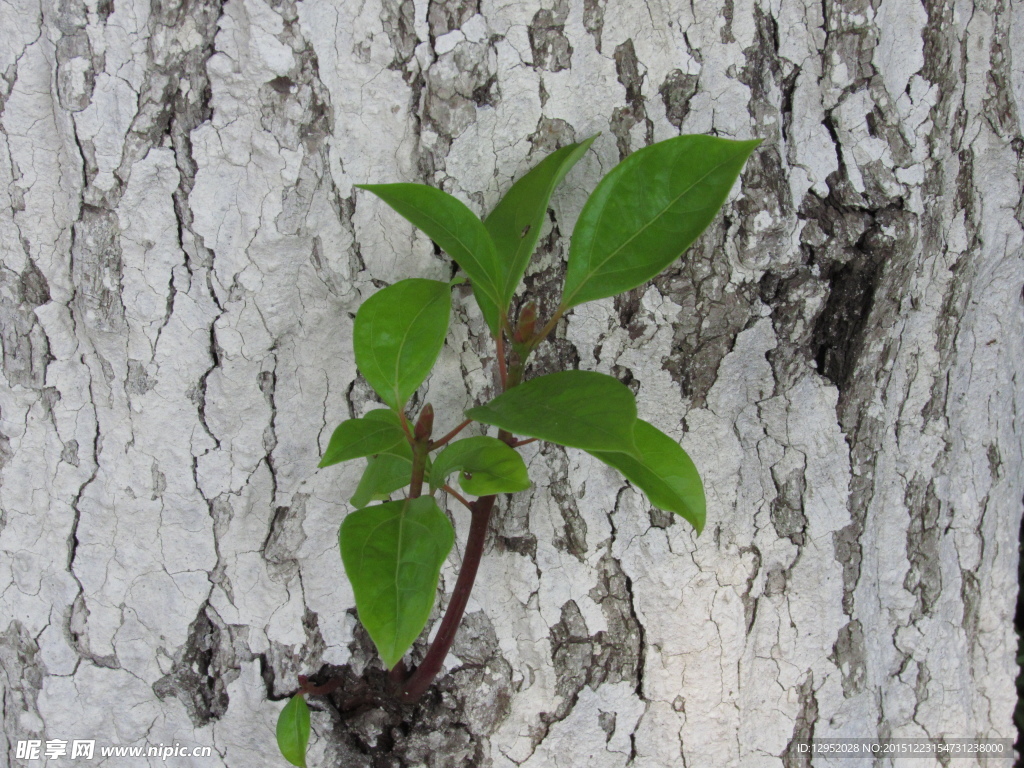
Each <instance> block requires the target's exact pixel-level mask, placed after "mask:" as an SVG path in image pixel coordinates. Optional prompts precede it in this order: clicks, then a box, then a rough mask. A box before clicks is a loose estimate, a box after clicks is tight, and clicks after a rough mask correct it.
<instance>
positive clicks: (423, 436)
mask: <svg viewBox="0 0 1024 768" xmlns="http://www.w3.org/2000/svg"><path fill="white" fill-rule="evenodd" d="M433 431H434V406H432V405H431V404H430V403H427V404H426V405H424V406H423V410H422V411H420V417H419V418H418V419H417V420H416V429H415V430H414V431H413V436H414V437H415V438H416V440H417V441H418V442H421V443H423V442H426V441H427V440H429V439H430V433H431V432H433Z"/></svg>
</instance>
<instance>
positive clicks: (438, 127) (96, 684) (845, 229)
mask: <svg viewBox="0 0 1024 768" xmlns="http://www.w3.org/2000/svg"><path fill="white" fill-rule="evenodd" d="M0 30H2V33H0V35H2V37H0V39H2V44H0V242H2V248H3V267H2V271H0V337H2V343H3V376H4V379H5V386H4V387H2V388H0V417H2V420H0V472H2V482H3V485H2V489H0V617H2V619H0V632H2V634H0V686H2V689H3V694H2V695H3V718H4V729H3V731H4V739H5V744H4V749H5V751H6V754H7V755H8V757H9V761H10V762H11V763H12V764H17V763H18V762H19V761H17V759H16V757H15V744H16V742H17V741H18V740H19V739H33V738H35V739H74V738H93V739H96V740H97V744H98V745H102V744H108V745H109V744H147V743H149V744H160V743H163V744H173V743H180V744H183V745H185V746H212V747H213V750H214V755H213V757H212V758H204V759H200V758H192V759H180V762H179V764H181V765H186V764H194V765H202V766H213V765H225V766H256V765H268V766H270V765H283V764H284V763H283V760H282V759H281V758H280V756H279V755H277V751H276V747H275V744H274V724H275V721H276V716H277V712H278V711H279V709H280V707H281V703H280V699H281V698H282V697H285V696H287V695H289V694H290V693H291V692H292V691H294V690H295V688H296V685H297V683H296V678H297V675H298V674H314V673H317V672H323V673H324V674H326V675H348V676H350V677H351V678H353V679H355V678H357V677H359V676H360V675H363V674H364V673H367V674H370V673H369V672H367V670H368V669H372V667H373V665H374V664H375V663H376V662H375V661H374V655H373V651H372V647H371V646H370V644H369V643H368V641H367V639H366V637H365V635H364V634H363V633H362V631H361V629H360V628H359V627H358V625H357V623H356V621H355V617H354V611H353V604H354V601H353V598H352V594H351V590H350V588H349V586H348V584H347V582H346V580H345V578H344V575H343V573H342V570H341V564H340V560H339V557H338V551H337V539H336V534H337V528H338V525H339V523H340V521H341V519H342V518H343V516H344V515H345V513H346V511H347V509H348V507H347V506H346V504H345V500H346V499H347V498H348V496H349V495H350V493H351V491H352V489H353V488H354V484H355V482H356V480H357V478H358V473H359V471H360V468H359V467H357V466H351V467H350V466H343V467H341V468H338V467H332V468H330V469H327V470H319V471H318V470H317V469H316V464H317V461H318V459H319V456H320V453H321V451H322V449H323V447H324V446H325V445H326V441H327V439H328V437H329V436H330V433H331V430H332V429H333V427H334V426H335V425H336V424H337V423H338V422H340V421H341V420H343V419H345V418H348V417H351V416H353V415H359V414H361V413H362V412H364V411H365V410H366V409H367V408H368V407H370V406H371V404H372V402H373V396H372V393H371V392H370V390H369V388H368V387H367V385H366V384H365V382H364V381H363V380H362V379H361V378H360V377H359V376H358V374H357V371H356V369H355V365H354V362H353V357H352V348H351V329H352V316H353V313H354V311H355V310H356V308H357V307H358V306H359V304H360V302H361V300H362V299H364V298H365V297H366V296H368V295H370V294H371V293H372V292H373V291H374V290H376V288H377V287H379V286H381V285H383V284H386V283H391V282H393V281H395V280H397V279H400V278H405V277H414V276H422V277H432V278H447V277H449V276H450V275H451V274H452V266H451V264H450V262H449V261H448V260H447V258H446V257H444V256H442V255H441V254H439V253H436V252H435V250H434V249H433V247H432V246H431V244H430V242H429V241H428V240H426V239H425V238H424V237H423V236H422V235H420V234H418V233H416V232H414V231H413V230H412V229H411V227H409V226H407V225H405V224H404V223H403V222H402V221H401V220H400V219H399V218H398V217H397V216H396V215H394V214H392V213H391V212H390V211H389V210H388V209H386V208H385V207H383V206H382V205H381V204H380V203H378V202H377V201H375V200H374V199H373V198H372V197H370V196H368V195H365V194H361V193H359V192H358V191H357V190H354V189H353V184H355V183H360V182H387V181H400V180H405V181H418V182H423V183H429V184H435V185H438V186H441V187H443V188H444V189H446V190H447V191H449V192H451V193H453V194H455V195H457V196H459V197H460V198H462V199H463V200H465V201H467V202H468V203H469V204H470V205H471V206H472V207H473V208H474V209H475V210H476V211H478V212H486V211H487V210H489V209H490V207H492V206H493V205H494V204H495V202H496V200H497V199H498V197H499V196H500V195H501V194H502V193H503V192H504V191H505V190H506V189H507V188H508V186H509V184H510V183H511V181H512V180H513V179H514V178H517V177H518V176H519V175H521V174H522V173H523V172H524V171H525V170H526V169H527V168H529V167H531V166H532V165H533V164H534V163H536V162H537V161H538V160H539V158H541V157H542V156H544V155H545V154H546V153H547V152H549V151H551V150H552V149H554V148H556V147H557V146H560V145H562V144H564V143H566V142H569V141H572V140H578V139H581V138H583V137H585V136H588V135H590V134H592V133H595V132H598V131H601V132H602V135H601V137H600V138H599V139H598V140H597V142H596V143H595V144H594V150H593V151H592V152H591V153H589V154H588V156H587V157H586V158H585V159H584V160H583V161H582V162H581V163H580V165H579V166H578V167H577V169H576V170H575V171H574V172H573V173H572V174H571V175H570V176H569V178H568V179H567V181H566V183H565V185H564V187H563V188H562V189H561V191H559V192H558V193H557V194H556V197H555V200H554V203H553V209H552V212H551V215H550V229H549V230H548V231H547V232H546V233H545V236H544V239H543V241H542V242H543V247H542V250H541V253H540V256H539V257H538V258H537V259H536V260H535V263H534V265H533V267H531V270H530V273H529V275H528V277H527V280H526V283H527V285H528V287H529V288H530V289H531V290H532V291H533V292H534V294H535V295H540V296H542V297H543V298H544V301H545V302H546V304H545V305H544V306H545V307H546V309H547V310H548V311H550V309H551V308H552V306H553V302H554V300H555V299H554V297H556V296H557V290H558V288H557V286H558V283H559V280H560V278H561V274H562V271H563V264H564V260H565V255H566V250H567V241H568V237H569V235H570V233H571V231H572V225H573V222H574V220H575V217H576V215H577V214H578V212H579V210H580V207H581V205H582V203H583V201H584V200H585V198H586V195H587V194H588V193H589V191H590V190H591V189H592V188H593V187H594V185H595V183H596V181H597V179H598V178H599V177H600V176H601V175H602V174H603V173H605V172H607V171H608V170H609V169H610V168H611V166H612V165H613V164H614V163H616V162H617V161H618V160H619V159H620V158H622V157H624V156H625V155H627V154H628V153H629V152H630V151H632V150H635V149H637V148H639V147H641V146H644V145H645V144H648V143H650V142H653V141H657V140H661V139H665V138H668V137H671V136H674V135H676V134H678V133H680V132H682V133H708V132H711V133H716V134H718V135H721V136H727V137H733V138H750V137H762V138H764V139H765V141H764V144H763V145H762V147H761V148H760V149H759V150H758V152H756V153H755V155H754V156H753V158H752V159H751V161H750V162H749V163H748V165H747V167H746V169H745V171H744V173H743V176H742V181H741V183H739V184H737V187H736V189H735V190H734V191H733V194H732V196H731V197H730V200H729V202H728V203H727V205H726V208H725V210H724V212H723V215H721V216H720V217H719V219H718V220H717V221H716V223H715V224H714V225H712V227H711V228H710V230H709V231H708V232H707V233H706V234H705V235H704V237H703V238H702V239H701V240H700V241H699V243H698V245H697V246H695V247H694V248H693V249H692V250H691V251H690V253H689V254H688V255H687V256H686V257H685V258H684V259H682V260H681V261H680V262H678V263H677V264H675V265H673V266H672V267H671V268H670V269H669V270H668V271H667V272H666V273H665V274H663V275H662V276H660V277H658V278H657V279H656V280H655V281H654V282H653V284H652V285H650V286H647V287H644V288H641V289H638V290H636V291H634V292H632V293H630V294H628V295H626V296H625V297H621V298H619V299H616V300H605V301H600V302H594V303H591V304H587V305H584V306H581V307H579V308H578V309H577V310H576V311H575V312H574V313H573V314H572V315H571V316H570V317H569V318H568V321H567V322H566V323H564V324H563V326H562V327H561V329H560V331H559V337H558V339H557V340H556V341H555V342H554V343H553V344H551V345H546V346H545V348H544V352H543V353H542V354H541V356H540V358H539V360H538V362H537V365H536V369H535V370H536V371H537V372H542V371H546V370H552V369H555V368H559V367H572V366H579V367H581V368H586V369H590V370H598V371H603V372H605V373H611V374H614V375H616V376H618V377H619V378H620V379H621V380H623V381H625V382H627V383H629V384H630V385H631V386H632V387H633V389H634V390H636V392H637V396H638V400H639V404H640V411H641V416H642V417H644V418H647V419H649V420H650V421H652V422H654V423H655V424H657V425H658V426H659V427H661V428H662V429H663V430H665V431H667V432H668V433H670V434H672V435H673V436H674V437H676V438H678V439H680V440H681V442H682V444H683V446H684V447H685V448H686V449H687V450H688V451H689V453H690V454H691V455H692V456H693V458H694V460H695V462H696V463H697V465H698V467H699V468H700V470H701V473H702V475H703V477H704V478H705V483H706V487H707V493H708V502H709V512H708V514H709V524H708V530H707V531H706V532H705V534H704V535H703V536H701V537H700V538H697V537H695V536H694V535H693V532H692V531H691V530H690V529H689V528H688V527H687V526H686V525H684V524H681V523H679V522H675V521H673V520H672V519H671V518H670V517H669V516H667V515H664V514H661V513H658V512H655V511H652V510H651V509H650V507H649V505H648V504H647V502H646V500H645V499H644V497H643V496H642V495H641V494H639V493H638V492H637V491H635V490H634V489H633V488H632V487H630V486H629V485H628V484H627V483H626V482H625V481H624V480H623V479H622V478H621V477H619V476H618V475H617V474H616V473H614V472H613V471H612V470H610V469H608V468H606V467H604V466H603V465H601V464H599V463H598V462H596V461H595V460H593V459H591V458H590V457H588V456H586V455H582V454H581V453H579V452H575V451H563V450H561V449H558V448H555V447H550V446H539V447H538V446H537V445H533V446H530V449H529V451H528V452H527V457H528V462H529V464H530V470H531V474H532V477H533V479H534V481H535V486H534V488H533V489H532V490H531V491H529V492H526V493H524V494H520V496H519V497H517V498H515V499H513V500H511V501H509V500H507V499H505V500H503V501H501V503H500V505H499V509H498V512H497V514H496V518H495V525H494V530H493V536H492V538H491V540H490V543H489V545H488V551H487V552H486V554H485V558H484V562H483V565H482V568H481V574H480V578H479V580H478V583H477V586H476V590H475V592H474V597H473V600H472V601H471V602H470V607H469V615H468V618H467V621H466V625H465V627H464V629H463V632H462V634H460V636H459V639H458V640H457V642H456V646H455V648H454V651H453V655H452V656H451V657H449V660H448V666H447V673H446V675H445V676H444V677H443V678H442V679H440V680H439V683H438V686H437V687H436V688H434V689H433V690H432V691H431V692H430V694H428V696H427V697H426V698H425V699H424V701H423V702H422V703H421V704H420V705H419V706H418V707H415V708H409V709H401V710H388V709H374V710H369V711H363V712H359V713H356V714H352V713H344V712H341V711H340V710H339V709H338V704H339V701H340V699H339V698H337V697H336V698H334V699H326V698H324V699H314V702H319V703H318V704H317V706H318V707H319V710H318V711H316V712H314V715H313V725H314V730H315V736H314V740H313V743H312V745H311V764H315V765H345V766H353V767H356V766H371V765H372V766H385V765H386V766H421V765H427V766H446V767H447V766H494V767H495V768H508V767H510V766H513V765H519V766H524V767H527V766H528V767H529V768H536V767H539V766H566V765H587V766H590V767H591V768H604V767H605V766H608V767H611V766H633V767H634V768H641V767H643V768H654V767H656V766H658V767H660V766H676V765H687V766H734V765H780V764H784V765H795V764H799V763H797V762H796V761H794V760H793V759H791V758H790V757H788V756H786V755H785V753H786V749H787V745H789V744H790V743H792V742H793V741H794V740H797V739H801V738H808V737H811V736H814V737H818V738H821V737H830V736H860V737H875V736H878V737H886V736H892V737H939V736H942V735H945V736H947V737H1009V736H1013V735H1014V731H1013V726H1012V722H1011V713H1012V710H1013V707H1014V704H1015V700H1016V694H1015V690H1014V677H1015V675H1016V671H1017V667H1016V664H1015V651H1016V640H1015V636H1014V632H1013V628H1012V613H1013V603H1014V599H1015V596H1016V592H1017V588H1016V567H1017V557H1018V555H1017V541H1018V528H1019V524H1020V519H1021V514H1022V501H1021V500H1022V496H1024V470H1022V466H1024V463H1022V453H1024V421H1022V414H1024V402H1022V399H1024V390H1022V387H1021V380H1022V376H1024V297H1022V286H1024V224H1022V222H1024V208H1022V205H1021V191H1022V178H1024V166H1022V150H1024V139H1022V136H1021V134H1022V124H1021V116H1022V114H1024V67H1022V65H1021V63H1020V62H1019V61H1018V62H1016V65H1015V63H1014V61H1013V54H1012V51H1013V50H1017V51H1018V52H1020V51H1022V50H1024V7H1022V6H1021V5H1019V4H1017V5H1014V4H1012V3H1011V2H1009V0H1001V1H1000V0H948V1H946V2H941V1H940V0H927V1H926V2H925V3H924V4H923V5H922V4H921V3H919V2H917V1H916V0H877V1H876V2H868V1H867V0H848V1H845V2H837V0H823V2H817V0H815V1H814V2H806V1H802V0H726V2H725V3H724V4H721V5H720V4H718V3H692V4H687V3H676V2H672V1H671V0H647V2H645V3H643V4H639V3H616V2H609V0H584V2H583V3H582V4H579V3H570V2H568V0H555V2H554V3H552V2H551V0H542V1H541V2H538V0H530V1H529V2H527V1H525V0H523V1H520V0H516V1H515V2H508V3H494V2H489V0H446V1H445V2H439V1H438V0H430V2H427V0H365V1H364V2H360V3H356V2H338V0H302V1H301V2H294V1H293V0H273V1H270V2H268V0H227V2H223V3H222V2H219V1H217V0H178V1H177V2H175V0H153V2H151V3H148V4H147V3H145V2H142V1H141V0H118V1H117V2H106V1H105V0H86V2H85V3H84V4H80V3H78V2H75V0H42V1H41V2H34V1H33V0H15V2H13V3H11V2H8V3H3V4H0ZM1018 57H1019V53H1018ZM456 315H457V317H456V322H455V323H454V325H453V328H452V331H451V334H450V336H449V338H448V342H447V345H446V347H445V349H444V352H443V353H442V358H441V362H440V366H439V368H438V369H437V371H436V372H435V374H434V375H433V376H432V377H431V378H430V380H429V381H428V383H427V384H426V385H425V387H424V389H423V390H422V391H421V392H420V393H419V395H418V402H419V403H423V402H426V401H430V402H431V403H433V405H434V407H435V409H436V411H437V412H438V430H439V431H441V430H444V431H447V429H449V428H450V427H451V426H453V425H454V424H455V423H456V422H457V421H458V420H459V419H460V414H461V410H462V409H463V408H464V407H467V406H468V405H469V404H471V403H475V402H481V401H483V400H485V399H487V398H488V397H490V396H491V395H493V393H494V392H495V382H494V379H493V376H492V375H491V373H490V371H491V367H492V365H493V357H494V352H493V348H492V344H491V342H490V340H489V338H488V335H487V333H486V329H485V327H484V325H483V323H482V320H481V318H480V316H479V313H478V311H477V309H476V307H475V305H474V303H473V301H472V299H471V298H470V297H469V295H468V293H466V292H465V291H463V293H462V294H461V295H460V296H459V297H458V298H457V311H456ZM356 463H358V462H356ZM451 511H452V515H453V517H454V520H455V523H456V528H457V530H458V532H459V536H460V543H457V545H456V552H455V554H453V556H452V557H451V558H450V562H449V564H448V565H447V566H446V567H445V570H444V571H443V574H442V576H443V581H444V584H445V586H446V587H447V588H448V589H449V590H450V588H451V585H452V583H453V581H454V574H455V572H456V570H457V565H458V560H459V557H460V555H459V552H461V542H464V540H465V535H466V530H467V528H468V519H467V516H466V514H464V512H463V511H462V510H460V509H458V508H455V509H452V510H451ZM417 652H422V648H421V647H420V646H417ZM66 762H67V764H69V765H71V764H78V763H77V762H75V761H66ZM55 764H58V765H59V764H64V761H60V760H58V761H56V762H55ZM109 764H110V765H118V764H124V765H133V766H134V765H140V764H143V763H142V762H140V761H139V760H138V759H133V760H130V759H126V760H125V761H124V762H123V763H118V761H117V760H111V761H110V762H109ZM151 764H153V765H156V764H160V761H159V760H156V759H153V760H152V761H151ZM854 764H856V761H855V762H852V763H850V765H851V766H852V765H854ZM969 764H971V761H967V762H965V763H963V765H969Z"/></svg>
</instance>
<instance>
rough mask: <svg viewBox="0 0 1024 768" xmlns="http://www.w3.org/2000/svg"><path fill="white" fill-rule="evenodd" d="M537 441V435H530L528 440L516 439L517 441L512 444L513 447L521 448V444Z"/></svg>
mask: <svg viewBox="0 0 1024 768" xmlns="http://www.w3.org/2000/svg"><path fill="white" fill-rule="evenodd" d="M536 442H537V438H536V437H529V438H527V439H526V440H516V441H515V443H513V444H512V447H513V448H519V447H521V446H524V445H529V444H530V443H536Z"/></svg>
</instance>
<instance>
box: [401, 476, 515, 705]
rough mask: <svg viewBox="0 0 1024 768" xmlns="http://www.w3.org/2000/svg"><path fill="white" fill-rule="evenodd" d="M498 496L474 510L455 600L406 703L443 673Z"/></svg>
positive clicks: (405, 691)
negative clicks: (443, 665)
mask: <svg viewBox="0 0 1024 768" xmlns="http://www.w3.org/2000/svg"><path fill="white" fill-rule="evenodd" d="M495 498H496V497H495V496H481V497H480V498H479V499H477V500H476V501H475V502H473V504H472V505H470V509H471V510H472V512H473V521H472V523H471V524H470V526H469V540H468V541H467V542H466V553H465V556H464V557H463V558H462V569H461V570H460V571H459V578H458V580H457V581H456V582H455V591H454V592H452V599H451V601H450V602H449V603H448V608H447V610H445V613H444V618H443V619H441V626H440V628H438V630H437V635H436V636H435V637H434V641H433V642H432V643H431V644H430V649H429V650H428V651H427V655H426V656H425V657H424V658H423V663H422V664H420V665H419V666H418V667H416V670H415V671H414V672H413V673H412V675H410V676H409V679H408V680H406V681H405V686H404V687H403V688H402V691H401V693H400V694H399V696H400V697H401V699H402V700H403V701H407V702H413V701H416V700H417V699H419V697H420V696H422V695H423V692H424V691H426V690H427V688H429V687H430V684H431V683H432V682H434V678H435V677H437V673H438V672H440V671H441V665H442V664H443V663H444V660H445V657H446V656H447V655H448V651H449V650H450V649H451V647H452V641H454V640H455V633H456V632H457V631H458V629H459V624H460V623H461V621H462V614H463V613H465V611H466V603H467V602H468V601H469V593H470V592H472V591H473V582H474V581H476V572H477V569H478V568H479V567H480V557H481V555H483V552H484V540H485V539H486V537H487V526H488V524H489V523H490V520H491V510H492V509H493V508H494V500H495Z"/></svg>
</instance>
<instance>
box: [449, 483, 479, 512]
mask: <svg viewBox="0 0 1024 768" xmlns="http://www.w3.org/2000/svg"><path fill="white" fill-rule="evenodd" d="M441 488H442V490H443V491H444V492H445V493H447V494H450V495H452V496H454V497H455V498H456V499H458V500H459V501H460V502H461V503H462V506H464V507H465V508H466V509H468V510H469V511H470V512H472V511H473V503H472V502H471V501H469V500H468V499H467V498H466V497H465V496H463V495H462V494H461V493H459V492H458V491H456V490H455V489H454V488H452V487H451V486H450V485H448V484H447V483H445V484H444V485H443V486H441Z"/></svg>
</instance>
